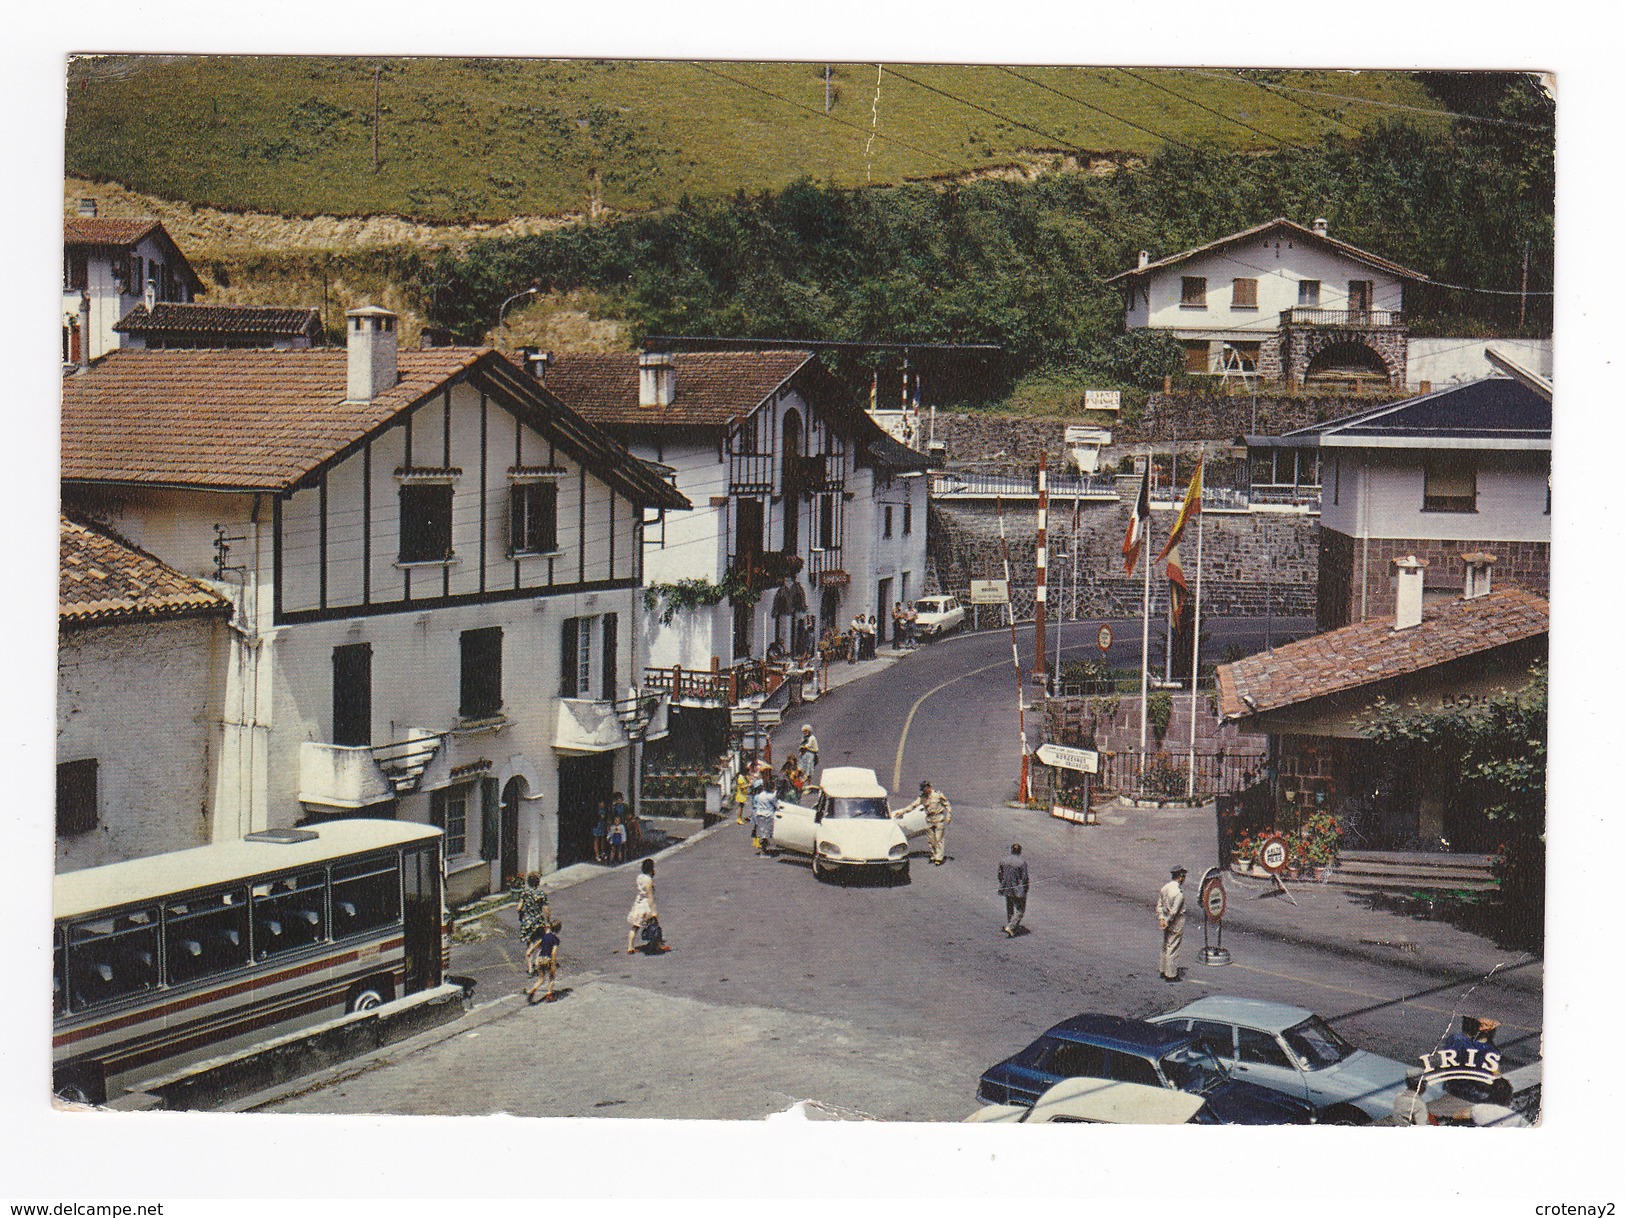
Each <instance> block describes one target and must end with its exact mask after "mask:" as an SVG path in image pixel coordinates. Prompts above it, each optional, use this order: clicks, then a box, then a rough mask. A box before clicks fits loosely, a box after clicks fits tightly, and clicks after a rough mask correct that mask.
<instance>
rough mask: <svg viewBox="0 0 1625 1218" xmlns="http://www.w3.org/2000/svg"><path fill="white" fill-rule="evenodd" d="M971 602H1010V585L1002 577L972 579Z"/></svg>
mask: <svg viewBox="0 0 1625 1218" xmlns="http://www.w3.org/2000/svg"><path fill="white" fill-rule="evenodd" d="M970 603H971V604H973V605H1006V604H1009V603H1010V585H1009V583H1007V582H1006V581H1005V580H1002V579H973V580H971V581H970Z"/></svg>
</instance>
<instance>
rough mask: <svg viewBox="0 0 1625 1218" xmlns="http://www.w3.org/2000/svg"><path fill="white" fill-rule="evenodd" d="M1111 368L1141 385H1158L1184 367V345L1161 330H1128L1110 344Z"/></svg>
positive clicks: (1143, 387)
mask: <svg viewBox="0 0 1625 1218" xmlns="http://www.w3.org/2000/svg"><path fill="white" fill-rule="evenodd" d="M1111 359H1112V371H1113V372H1115V373H1116V374H1117V375H1118V376H1119V377H1120V378H1122V379H1123V380H1125V381H1127V382H1128V383H1129V384H1131V385H1138V386H1139V387H1140V388H1141V389H1160V388H1161V387H1162V378H1163V377H1165V376H1177V375H1178V374H1179V373H1180V372H1182V371H1184V368H1185V349H1184V348H1183V347H1181V346H1180V345H1179V340H1178V339H1176V338H1174V336H1173V335H1172V334H1169V333H1168V332H1167V331H1165V330H1130V331H1129V332H1128V333H1127V334H1123V335H1121V336H1119V337H1118V338H1117V339H1116V340H1115V341H1113V343H1112V347H1111Z"/></svg>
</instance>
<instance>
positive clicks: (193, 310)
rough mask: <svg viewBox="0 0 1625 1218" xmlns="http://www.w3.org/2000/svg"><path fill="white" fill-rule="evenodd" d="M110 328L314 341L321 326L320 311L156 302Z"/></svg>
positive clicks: (140, 307) (127, 331)
mask: <svg viewBox="0 0 1625 1218" xmlns="http://www.w3.org/2000/svg"><path fill="white" fill-rule="evenodd" d="M113 329H115V330H117V331H119V332H120V333H122V334H149V335H158V336H162V335H171V334H186V335H195V334H218V335H221V336H222V337H227V338H232V337H241V338H246V337H250V336H254V335H266V336H269V337H275V338H309V339H311V340H312V341H315V340H317V339H319V338H320V337H321V333H322V323H321V313H320V310H317V309H314V308H295V309H287V308H282V307H281V306H279V305H216V304H175V303H171V302H160V303H158V304H154V305H153V306H152V308H151V309H148V308H147V306H146V305H145V304H138V305H136V306H135V308H133V309H131V310H130V311H129V312H128V313H126V314H125V315H124V318H123V320H122V321H120V322H119V323H118V325H116V326H114V327H113Z"/></svg>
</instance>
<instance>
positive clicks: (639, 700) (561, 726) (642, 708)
mask: <svg viewBox="0 0 1625 1218" xmlns="http://www.w3.org/2000/svg"><path fill="white" fill-rule="evenodd" d="M670 705H671V696H670V694H668V693H666V692H664V691H660V690H653V689H651V690H645V691H643V692H642V693H637V692H634V693H633V694H632V696H631V697H628V698H622V699H620V700H619V701H615V702H611V701H608V700H607V699H594V698H560V699H559V718H558V723H557V726H556V728H555V730H554V733H553V747H554V748H555V749H558V750H559V751H560V752H562V753H609V752H613V751H614V750H616V749H624V748H625V747H626V746H627V745H629V744H631V743H632V742H633V741H634V740H658V739H660V738H661V737H662V736H664V735H666V732H667V718H668V713H667V712H668V708H669V707H670Z"/></svg>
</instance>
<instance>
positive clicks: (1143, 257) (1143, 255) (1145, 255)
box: [1140, 250, 1151, 271]
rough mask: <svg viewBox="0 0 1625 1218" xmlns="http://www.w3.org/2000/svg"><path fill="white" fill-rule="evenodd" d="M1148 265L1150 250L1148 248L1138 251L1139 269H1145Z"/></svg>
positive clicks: (1149, 262)
mask: <svg viewBox="0 0 1625 1218" xmlns="http://www.w3.org/2000/svg"><path fill="white" fill-rule="evenodd" d="M1150 265H1151V251H1150V250H1141V251H1140V269H1141V270H1142V271H1143V270H1145V268H1146V267H1148V266H1150Z"/></svg>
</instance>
